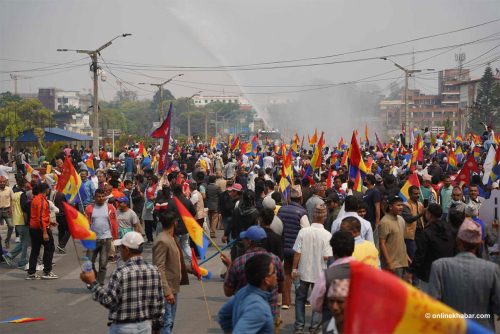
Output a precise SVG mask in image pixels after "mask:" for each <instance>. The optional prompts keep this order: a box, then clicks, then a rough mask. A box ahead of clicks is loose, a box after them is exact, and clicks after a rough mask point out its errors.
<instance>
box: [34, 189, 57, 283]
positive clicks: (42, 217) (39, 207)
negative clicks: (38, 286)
mask: <svg viewBox="0 0 500 334" xmlns="http://www.w3.org/2000/svg"><path fill="white" fill-rule="evenodd" d="M49 192H50V188H49V185H48V184H46V183H40V184H37V185H36V186H35V187H34V188H33V195H34V197H33V200H32V201H31V218H30V237H31V253H30V260H29V269H28V275H27V276H26V279H27V280H34V279H39V278H40V276H38V275H37V274H36V265H37V261H38V255H40V248H41V247H42V245H43V276H42V277H41V278H42V279H56V278H58V277H57V275H56V274H54V273H53V272H52V258H53V256H54V250H55V246H54V237H53V236H52V231H51V230H50V210H49V202H48V201H47V195H48V194H49Z"/></svg>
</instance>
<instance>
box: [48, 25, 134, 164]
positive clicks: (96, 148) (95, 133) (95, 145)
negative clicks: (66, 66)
mask: <svg viewBox="0 0 500 334" xmlns="http://www.w3.org/2000/svg"><path fill="white" fill-rule="evenodd" d="M131 35H132V34H121V35H118V36H116V37H115V38H113V39H112V40H110V41H109V42H107V43H105V44H103V45H101V46H100V47H98V48H97V49H96V50H71V49H57V51H60V52H67V51H76V53H85V54H88V55H89V56H90V59H91V60H92V65H90V70H91V71H92V73H93V75H94V78H93V79H94V104H93V107H92V112H93V116H94V129H93V131H92V133H93V136H92V150H93V152H94V154H95V156H98V155H99V98H98V82H97V80H98V77H97V75H98V70H99V66H98V64H97V56H98V55H100V54H101V51H102V50H104V49H105V48H107V47H108V46H110V45H111V44H112V43H113V41H114V40H115V39H117V38H120V37H127V36H131Z"/></svg>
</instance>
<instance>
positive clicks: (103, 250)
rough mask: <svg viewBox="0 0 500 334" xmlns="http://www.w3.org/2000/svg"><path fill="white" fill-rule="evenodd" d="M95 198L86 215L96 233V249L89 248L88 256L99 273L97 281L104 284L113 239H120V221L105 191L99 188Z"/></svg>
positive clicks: (86, 210)
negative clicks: (96, 266)
mask: <svg viewBox="0 0 500 334" xmlns="http://www.w3.org/2000/svg"><path fill="white" fill-rule="evenodd" d="M94 198H95V204H89V205H88V206H87V208H86V209H85V215H86V216H87V218H88V219H89V223H90V229H91V230H92V231H94V232H95V234H96V248H95V250H88V251H87V256H88V257H89V259H90V260H91V261H92V266H93V268H94V271H95V272H96V274H97V281H98V282H99V284H101V285H104V278H105V277H106V267H107V265H108V256H109V254H110V248H111V240H114V239H118V222H117V221H116V209H115V207H114V206H113V205H111V204H109V203H106V195H105V191H104V190H103V189H97V190H96V191H95V195H94ZM97 255H99V271H97V270H96V268H95V260H96V259H97Z"/></svg>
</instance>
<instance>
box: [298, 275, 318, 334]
mask: <svg viewBox="0 0 500 334" xmlns="http://www.w3.org/2000/svg"><path fill="white" fill-rule="evenodd" d="M313 287H314V283H310V282H304V281H302V280H301V281H300V285H299V287H298V289H296V290H295V323H294V325H293V327H294V328H295V330H303V329H304V325H305V322H306V300H307V293H308V292H309V288H311V290H312V288H313ZM320 322H321V313H316V312H313V313H312V319H311V325H310V327H309V329H312V328H315V327H316V326H317V325H318V324H319V323H320Z"/></svg>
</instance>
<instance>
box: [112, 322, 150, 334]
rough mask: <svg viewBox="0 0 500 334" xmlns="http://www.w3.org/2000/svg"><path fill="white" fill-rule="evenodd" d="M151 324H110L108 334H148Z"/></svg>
mask: <svg viewBox="0 0 500 334" xmlns="http://www.w3.org/2000/svg"><path fill="white" fill-rule="evenodd" d="M150 333H151V322H150V321H149V320H146V321H143V322H135V323H130V324H111V327H109V332H108V334H150Z"/></svg>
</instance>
